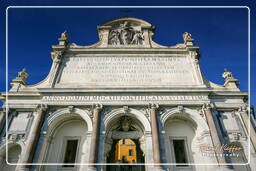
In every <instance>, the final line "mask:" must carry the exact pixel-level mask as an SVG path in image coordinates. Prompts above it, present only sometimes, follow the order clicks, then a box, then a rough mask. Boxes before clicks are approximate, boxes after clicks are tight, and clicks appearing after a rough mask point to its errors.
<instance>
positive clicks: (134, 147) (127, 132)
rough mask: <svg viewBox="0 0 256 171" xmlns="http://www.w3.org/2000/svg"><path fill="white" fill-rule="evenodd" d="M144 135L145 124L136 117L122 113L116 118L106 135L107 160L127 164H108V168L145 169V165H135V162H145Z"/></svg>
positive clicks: (116, 169) (114, 169)
mask: <svg viewBox="0 0 256 171" xmlns="http://www.w3.org/2000/svg"><path fill="white" fill-rule="evenodd" d="M143 135H144V130H143V126H142V124H141V123H140V122H139V121H138V120H136V118H134V117H132V116H128V115H122V116H120V117H118V118H116V119H114V120H113V121H112V122H111V123H110V125H109V128H108V132H107V136H106V143H105V146H106V147H105V155H106V162H107V163H122V164H126V165H108V166H107V168H106V170H107V171H119V170H130V171H135V170H136V171H144V170H145V167H144V165H133V163H145V155H144V152H143V149H142V147H143V146H144V142H143V140H144V136H143Z"/></svg>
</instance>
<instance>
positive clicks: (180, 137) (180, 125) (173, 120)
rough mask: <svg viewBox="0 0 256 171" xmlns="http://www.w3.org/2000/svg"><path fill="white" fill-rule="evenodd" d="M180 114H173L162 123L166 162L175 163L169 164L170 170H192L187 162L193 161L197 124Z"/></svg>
mask: <svg viewBox="0 0 256 171" xmlns="http://www.w3.org/2000/svg"><path fill="white" fill-rule="evenodd" d="M180 115H181V114H179V115H173V116H172V117H170V118H169V119H168V120H167V121H166V123H165V125H164V130H165V147H166V156H167V162H168V163H174V164H175V165H172V166H171V165H170V166H169V167H170V169H171V170H180V169H185V170H193V168H192V166H191V165H189V163H194V157H193V153H192V151H193V150H192V149H193V144H194V143H195V142H194V141H195V136H196V129H197V125H196V123H195V122H194V121H193V120H192V119H190V118H186V117H183V116H180Z"/></svg>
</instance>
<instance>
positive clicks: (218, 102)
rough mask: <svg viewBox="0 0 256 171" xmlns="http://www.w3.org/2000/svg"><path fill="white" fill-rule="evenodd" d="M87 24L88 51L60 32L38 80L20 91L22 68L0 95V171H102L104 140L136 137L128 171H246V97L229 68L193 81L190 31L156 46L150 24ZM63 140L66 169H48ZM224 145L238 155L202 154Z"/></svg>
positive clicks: (254, 165) (253, 166) (105, 170)
mask: <svg viewBox="0 0 256 171" xmlns="http://www.w3.org/2000/svg"><path fill="white" fill-rule="evenodd" d="M97 28H98V33H99V42H97V43H95V44H93V45H90V46H79V45H76V44H75V43H70V42H68V33H67V32H66V31H65V32H64V33H62V34H61V37H60V38H59V39H58V40H59V44H58V45H54V46H52V52H51V57H52V60H53V63H52V67H51V70H50V72H49V74H48V76H47V77H46V78H45V79H44V80H43V81H41V82H39V83H37V84H35V85H27V84H26V78H27V77H28V74H27V73H26V71H25V69H24V70H22V71H21V72H19V73H18V76H17V77H16V78H15V79H13V81H12V82H11V85H12V88H11V89H10V90H9V92H8V105H7V101H6V99H7V97H6V93H2V94H1V96H0V98H1V100H2V101H3V102H4V106H3V108H2V112H1V114H0V116H1V117H0V133H1V134H0V138H1V139H0V140H1V141H0V142H1V144H0V170H1V171H21V170H30V171H85V170H102V171H109V170H111V171H112V170H115V168H114V167H111V166H107V165H100V163H110V158H111V155H113V149H112V148H113V144H114V143H115V142H116V140H118V139H122V138H131V139H133V140H134V141H136V143H137V145H138V149H139V150H140V151H141V154H142V155H141V157H140V160H141V161H140V164H142V165H144V164H146V165H145V166H141V167H138V168H136V169H133V170H146V171H155V170H166V171H176V170H178V171H216V170H230V171H231V170H234V171H253V170H256V162H255V161H256V159H255V158H256V154H255V148H256V140H255V139H256V137H255V129H254V128H255V126H256V125H255V124H254V123H255V120H254V117H251V120H252V122H246V121H248V117H249V115H250V112H249V110H248V109H249V107H248V105H247V99H248V93H247V92H241V91H240V90H239V88H238V80H237V79H235V78H234V76H233V75H232V73H231V72H229V71H225V72H224V74H223V77H224V82H225V83H224V84H223V85H217V84H214V83H212V82H210V81H208V80H207V79H205V78H204V77H203V75H202V73H201V71H200V66H199V60H200V52H199V47H198V46H197V45H194V39H193V38H192V36H191V34H189V33H187V32H186V33H184V34H183V40H184V42H183V43H180V44H177V45H175V46H162V45H159V44H157V43H156V42H154V41H153V35H154V26H152V25H151V24H150V23H148V22H146V21H143V20H140V19H135V18H119V19H114V20H110V21H108V22H106V23H104V24H102V25H100V26H98V27H97ZM156 36H157V35H156ZM7 107H8V108H7ZM6 114H7V119H8V121H7V122H8V126H7V129H8V134H6V133H5V130H6V126H5V116H6ZM123 118H128V119H127V123H128V122H129V129H126V130H125V129H124V128H123V125H122V123H123ZM249 129H250V131H251V138H250V137H248V130H249ZM72 139H76V140H78V146H77V152H76V157H75V162H76V165H74V166H72V167H64V165H63V164H58V165H57V164H54V163H63V161H64V151H65V146H66V144H65V143H66V142H67V140H72ZM174 140H184V148H185V155H186V160H187V162H188V163H190V164H187V165H185V166H177V165H176V164H175V163H176V162H175V160H176V159H175V157H174V156H175V154H174V153H175V149H174V145H173V143H174ZM225 144H235V146H236V147H240V150H237V151H236V150H235V151H234V152H233V153H230V155H231V154H232V155H237V154H238V156H235V157H232V156H231V157H223V156H221V155H223V154H224V153H225V150H224V151H223V150H222V151H217V152H216V151H211V150H208V151H207V150H206V147H216V146H221V145H225ZM6 146H7V148H6ZM6 149H7V150H8V153H7V154H8V155H6V151H5V150H6ZM225 154H226V153H225ZM7 156H8V157H7ZM6 160H8V162H9V163H14V164H12V165H10V164H7V163H6ZM248 162H249V164H246V163H248ZM15 163H30V164H32V165H29V164H28V165H15ZM36 163H43V164H41V165H35V164H36ZM168 163H169V165H168ZM237 163H238V164H239V163H240V164H242V165H237ZM33 164H34V165H33Z"/></svg>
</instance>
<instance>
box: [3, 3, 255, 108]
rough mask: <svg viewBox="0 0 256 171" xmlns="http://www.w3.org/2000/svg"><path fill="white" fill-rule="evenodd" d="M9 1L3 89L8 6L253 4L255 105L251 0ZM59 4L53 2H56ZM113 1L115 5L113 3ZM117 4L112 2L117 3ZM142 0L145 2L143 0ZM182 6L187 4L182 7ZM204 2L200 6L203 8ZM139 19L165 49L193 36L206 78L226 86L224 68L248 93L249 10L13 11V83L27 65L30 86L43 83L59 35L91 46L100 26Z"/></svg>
mask: <svg viewBox="0 0 256 171" xmlns="http://www.w3.org/2000/svg"><path fill="white" fill-rule="evenodd" d="M23 2H24V1H20V2H18V1H15V3H14V2H13V1H12V4H11V3H9V2H8V1H5V2H2V4H1V14H3V15H1V17H2V18H1V19H2V20H1V27H0V31H1V44H0V48H1V52H0V53H1V61H0V62H1V63H0V78H1V79H0V91H4V90H5V43H4V42H5V27H4V21H5V18H4V13H5V12H4V10H5V8H6V6H9V5H181V6H182V5H249V7H250V8H251V13H252V16H251V17H252V19H251V21H252V23H251V24H252V28H251V29H252V35H251V43H252V44H251V47H252V51H251V99H252V101H251V103H252V104H253V105H254V106H255V104H256V101H255V98H256V96H255V94H256V93H255V88H254V87H256V81H255V78H254V77H255V74H256V71H255V70H256V69H255V63H256V61H255V50H256V49H255V47H254V46H253V45H255V21H254V20H255V14H254V13H255V5H254V4H249V3H246V2H247V1H243V3H241V2H242V1H241V2H240V1H236V0H235V1H233V3H230V2H228V1H218V2H220V3H216V1H215V2H213V1H209V2H210V3H209V2H208V3H207V4H204V2H203V1H195V3H194V4H191V3H190V4H188V3H186V1H179V2H177V1H173V3H169V4H166V3H164V2H163V1H159V3H155V1H150V4H145V3H144V4H143V3H142V4H141V3H138V2H137V3H134V4H129V2H128V1H119V4H113V3H109V4H103V3H104V2H102V3H101V4H100V1H99V3H94V4H93V3H89V1H88V2H87V3H86V4H85V3H83V2H82V1H73V2H74V3H73V4H71V3H69V2H70V1H66V0H64V1H62V4H60V3H59V4H57V3H56V1H53V2H50V1H47V0H46V1H36V2H37V3H33V2H32V1H27V2H26V3H23ZM54 2H55V3H54ZM110 2H111V1H110ZM113 2H114V1H113ZM140 2H142V1H140ZM180 2H184V3H183V4H181V3H180ZM200 3H201V4H200ZM125 15H128V16H129V17H135V18H140V19H143V20H146V21H148V22H150V23H151V24H153V25H155V26H156V28H157V29H156V32H155V41H156V42H158V43H159V44H162V45H168V46H170V45H175V44H177V43H182V41H183V40H182V33H184V32H186V31H187V32H190V33H191V34H192V36H193V37H194V39H195V44H196V45H199V46H200V52H201V54H202V55H201V59H200V66H201V70H202V72H203V75H204V76H205V77H206V78H207V79H208V80H210V81H212V82H214V83H217V84H223V83H224V79H223V78H222V76H221V75H222V73H223V70H224V68H227V69H228V70H230V71H231V72H232V73H233V75H234V77H236V78H237V79H239V81H240V86H239V88H240V89H241V91H248V10H247V9H246V8H232V9H231V8H207V9H199V8H191V9H187V8H186V9H185V8H179V9H175V8H165V9H161V8H131V9H130V12H129V13H128V14H124V13H123V12H122V9H117V8H108V9H99V8H94V9H92V8H83V9H42V8H37V9H9V18H8V22H9V30H8V32H9V36H8V41H9V73H8V75H9V82H10V80H11V79H13V78H14V77H16V75H17V72H18V71H20V70H21V69H22V68H23V67H25V68H26V69H27V72H28V73H29V75H30V76H29V78H28V79H27V81H28V84H35V83H37V82H39V81H41V80H42V79H44V78H45V77H46V76H47V74H48V71H49V70H50V66H51V62H52V61H51V58H50V52H51V45H54V44H57V43H58V41H57V39H58V38H59V36H60V34H61V32H63V31H64V30H67V31H68V32H69V36H70V42H74V43H76V44H78V45H89V44H93V43H95V42H97V41H98V35H97V25H99V24H101V23H103V22H105V21H107V20H110V19H113V18H117V17H123V16H125Z"/></svg>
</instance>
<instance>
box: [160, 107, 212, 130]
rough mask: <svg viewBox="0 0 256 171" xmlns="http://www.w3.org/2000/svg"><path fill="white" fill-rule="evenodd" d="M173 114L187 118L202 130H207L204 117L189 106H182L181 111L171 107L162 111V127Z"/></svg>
mask: <svg viewBox="0 0 256 171" xmlns="http://www.w3.org/2000/svg"><path fill="white" fill-rule="evenodd" d="M174 116H178V117H179V116H180V117H181V118H185V119H188V120H189V121H191V123H193V124H196V126H197V127H199V128H200V130H202V132H209V128H208V125H207V123H206V121H205V120H204V118H203V117H202V116H200V114H199V113H198V111H195V110H192V109H189V108H183V110H182V111H180V109H178V108H173V109H170V110H168V111H166V112H165V113H163V114H162V115H161V117H160V122H161V123H162V125H163V128H164V127H165V124H166V121H167V120H168V119H170V118H172V117H174Z"/></svg>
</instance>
